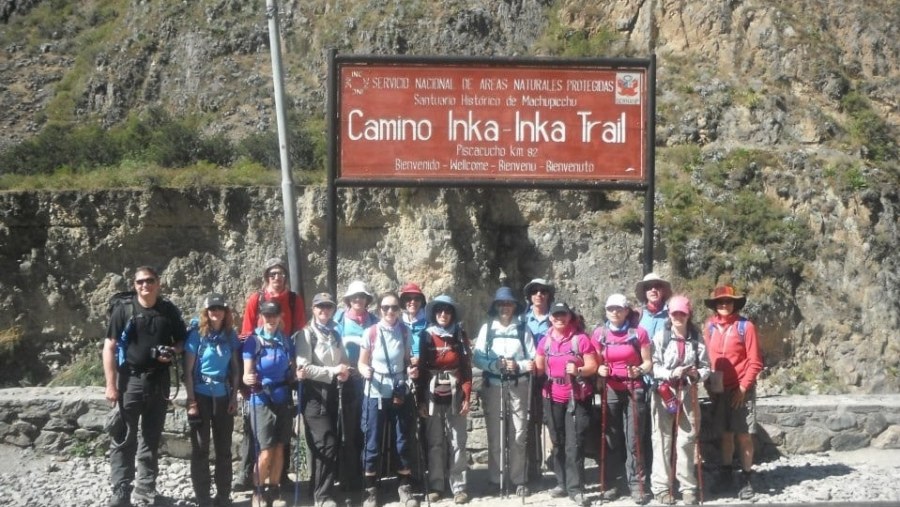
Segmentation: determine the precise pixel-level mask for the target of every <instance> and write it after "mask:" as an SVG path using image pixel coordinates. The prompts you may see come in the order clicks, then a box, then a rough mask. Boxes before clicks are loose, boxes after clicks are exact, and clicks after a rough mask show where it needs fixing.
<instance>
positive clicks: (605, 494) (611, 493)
mask: <svg viewBox="0 0 900 507" xmlns="http://www.w3.org/2000/svg"><path fill="white" fill-rule="evenodd" d="M617 498H619V489H618V488H617V487H615V486H610V487H609V488H608V489H605V490H603V491H600V499H601V500H603V501H604V502H612V501H613V500H615V499H617Z"/></svg>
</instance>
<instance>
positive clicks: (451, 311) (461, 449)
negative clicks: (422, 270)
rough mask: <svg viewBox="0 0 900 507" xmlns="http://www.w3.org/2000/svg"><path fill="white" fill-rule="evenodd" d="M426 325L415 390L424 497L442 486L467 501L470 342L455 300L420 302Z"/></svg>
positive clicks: (458, 499) (434, 496) (441, 491)
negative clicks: (421, 423) (424, 462)
mask: <svg viewBox="0 0 900 507" xmlns="http://www.w3.org/2000/svg"><path fill="white" fill-rule="evenodd" d="M425 315H427V316H428V327H426V328H425V329H424V330H423V331H422V332H421V333H420V336H419V379H418V381H417V386H418V388H417V391H416V394H417V396H418V397H419V412H420V415H421V416H423V417H425V432H426V435H427V438H426V447H427V449H428V470H429V477H428V481H429V484H428V488H429V490H430V491H429V492H428V495H429V499H430V501H435V500H438V499H440V498H441V496H443V495H444V494H445V493H446V491H445V488H446V482H449V483H450V490H451V491H450V492H451V493H452V494H453V500H454V502H456V503H467V502H468V501H469V493H468V491H467V478H466V476H467V473H468V472H467V467H468V457H467V456H466V442H467V439H468V433H467V424H466V416H467V415H468V413H469V408H470V406H471V397H472V352H471V346H472V344H471V342H470V341H469V338H468V336H467V335H466V333H465V331H464V330H463V329H462V326H461V320H462V319H461V317H462V314H461V312H460V308H459V305H457V304H456V301H454V300H453V298H452V297H450V296H449V295H447V294H441V295H440V296H437V297H436V298H434V299H432V300H431V301H429V302H428V305H427V306H426V307H425Z"/></svg>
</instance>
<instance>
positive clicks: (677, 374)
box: [672, 366, 686, 378]
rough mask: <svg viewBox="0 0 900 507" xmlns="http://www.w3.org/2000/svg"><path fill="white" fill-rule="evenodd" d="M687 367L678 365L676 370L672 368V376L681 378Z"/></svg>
mask: <svg viewBox="0 0 900 507" xmlns="http://www.w3.org/2000/svg"><path fill="white" fill-rule="evenodd" d="M685 370H686V368H685V367H684V366H677V367H675V369H674V370H672V378H681V377H683V376H684V372H685Z"/></svg>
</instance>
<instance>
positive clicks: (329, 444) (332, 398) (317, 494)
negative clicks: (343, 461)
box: [303, 382, 340, 505]
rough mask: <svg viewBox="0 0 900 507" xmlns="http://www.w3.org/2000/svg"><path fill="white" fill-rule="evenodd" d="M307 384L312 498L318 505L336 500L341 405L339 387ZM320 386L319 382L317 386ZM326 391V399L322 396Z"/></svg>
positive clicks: (304, 408)
mask: <svg viewBox="0 0 900 507" xmlns="http://www.w3.org/2000/svg"><path fill="white" fill-rule="evenodd" d="M310 384H311V382H306V383H305V386H304V389H303V392H304V396H305V398H306V399H305V400H304V405H305V406H304V407H303V420H304V421H305V423H306V424H305V425H304V426H305V428H306V444H307V446H308V447H309V451H310V455H311V456H310V457H311V460H310V461H311V464H312V467H313V469H315V471H316V474H315V478H314V479H315V483H314V484H313V485H312V487H313V498H314V500H315V504H316V505H319V504H320V503H321V502H324V501H325V500H327V499H333V498H334V494H333V491H334V482H335V480H336V474H337V461H338V443H339V442H340V433H338V431H339V429H338V406H337V387H336V386H334V385H329V386H327V387H325V386H322V387H320V386H319V385H317V386H315V387H313V388H311V387H310ZM316 384H320V383H318V382H317V383H316ZM321 391H327V396H321V395H320V392H321Z"/></svg>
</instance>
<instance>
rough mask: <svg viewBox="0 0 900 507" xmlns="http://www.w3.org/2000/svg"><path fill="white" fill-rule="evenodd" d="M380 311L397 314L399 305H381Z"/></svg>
mask: <svg viewBox="0 0 900 507" xmlns="http://www.w3.org/2000/svg"><path fill="white" fill-rule="evenodd" d="M381 311H383V312H399V311H400V305H381Z"/></svg>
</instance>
